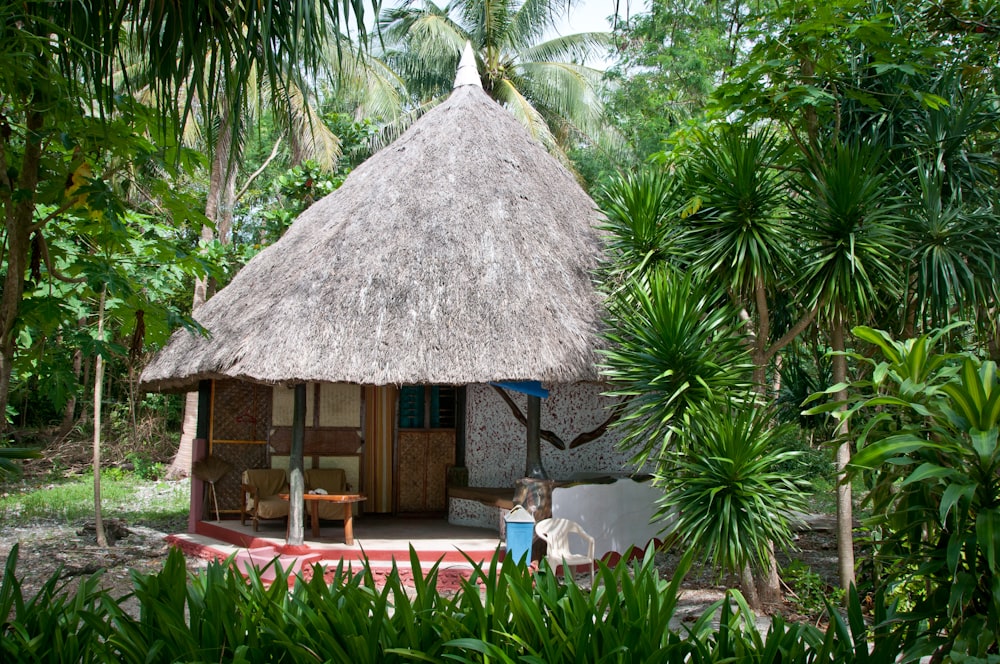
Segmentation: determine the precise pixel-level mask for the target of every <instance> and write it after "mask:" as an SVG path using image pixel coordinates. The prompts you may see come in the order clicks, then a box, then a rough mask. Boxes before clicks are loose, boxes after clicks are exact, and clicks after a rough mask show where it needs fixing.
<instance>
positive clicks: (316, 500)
mask: <svg viewBox="0 0 1000 664" xmlns="http://www.w3.org/2000/svg"><path fill="white" fill-rule="evenodd" d="M278 497H279V498H282V499H284V500H288V494H287V493H283V494H280V495H279V496H278ZM302 498H303V499H305V501H306V503H307V504H308V505H309V516H310V519H311V522H312V536H313V537H319V504H320V502H326V503H341V504H343V505H344V544H347V545H352V544H354V503H360V502H362V501H364V500H368V498H367V496H363V495H361V494H360V493H306V494H303V495H302Z"/></svg>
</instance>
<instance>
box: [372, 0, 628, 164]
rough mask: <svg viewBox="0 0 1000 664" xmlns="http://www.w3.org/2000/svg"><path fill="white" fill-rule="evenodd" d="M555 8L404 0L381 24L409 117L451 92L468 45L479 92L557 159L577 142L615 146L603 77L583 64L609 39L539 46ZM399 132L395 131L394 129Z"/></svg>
mask: <svg viewBox="0 0 1000 664" xmlns="http://www.w3.org/2000/svg"><path fill="white" fill-rule="evenodd" d="M559 8H560V5H559V4H558V3H557V2H555V0H523V1H522V0H451V2H449V3H448V4H446V5H443V6H442V5H437V4H435V3H434V2H432V0H408V1H407V2H405V3H403V4H402V5H401V6H399V7H397V8H394V9H387V10H385V11H384V12H383V13H382V15H381V17H380V19H379V24H380V27H381V31H382V37H383V39H384V40H385V44H386V47H387V51H386V53H385V60H386V62H387V63H388V64H389V65H390V66H391V67H393V69H394V70H395V71H396V72H398V73H399V76H400V78H402V79H403V80H404V81H405V82H406V85H407V88H408V90H409V91H410V94H411V95H412V98H413V102H412V103H413V105H414V111H415V113H414V114H411V117H412V116H413V115H416V114H419V113H420V112H422V111H423V110H425V109H427V108H429V107H431V106H433V105H434V104H436V103H438V102H439V101H440V100H441V99H442V98H443V97H444V96H446V95H447V94H448V93H449V92H450V91H451V87H452V83H453V81H454V76H455V70H456V68H457V66H458V61H459V57H460V55H461V52H462V49H463V48H464V46H465V43H466V42H467V41H468V42H470V43H471V44H472V47H473V49H474V50H475V52H476V59H477V63H478V67H479V72H480V76H481V78H482V82H483V89H484V90H485V91H486V93H487V94H488V95H490V97H492V98H493V99H495V100H496V101H498V102H499V103H500V104H501V105H503V106H504V107H505V108H507V109H508V110H509V111H510V112H511V113H513V114H514V116H515V117H517V118H518V120H520V122H521V123H522V124H523V125H524V126H525V128H527V130H528V132H529V133H531V135H532V136H533V137H534V138H536V139H537V140H538V141H540V142H541V143H542V144H543V145H545V146H546V148H547V149H549V150H550V151H551V152H552V153H553V154H555V155H556V156H557V157H560V158H562V159H563V160H564V161H566V157H565V150H566V148H567V147H569V146H571V145H572V144H573V143H574V142H578V141H580V140H581V139H584V140H589V141H591V142H594V143H602V144H613V143H614V138H613V136H612V134H611V133H610V130H609V129H608V126H607V124H606V123H605V122H604V115H603V107H602V104H601V101H600V97H599V94H598V84H599V82H600V79H601V72H600V71H598V70H596V69H593V68H591V67H587V66H585V65H583V64H580V63H581V62H583V61H584V60H585V58H586V57H587V56H588V55H590V54H592V53H593V52H595V51H596V50H597V49H600V48H603V47H605V46H607V45H608V44H609V35H608V34H607V33H580V34H575V35H569V36H565V37H556V38H554V39H550V40H548V41H544V42H543V41H541V39H542V37H543V36H544V35H545V33H546V31H547V30H549V29H550V28H552V26H553V21H554V19H555V18H556V17H557V16H558V11H559ZM398 130H399V127H397V129H396V131H398Z"/></svg>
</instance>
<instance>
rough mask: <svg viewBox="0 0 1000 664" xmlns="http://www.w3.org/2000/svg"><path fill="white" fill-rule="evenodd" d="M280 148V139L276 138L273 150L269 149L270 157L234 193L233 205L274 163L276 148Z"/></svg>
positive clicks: (276, 154) (276, 153)
mask: <svg viewBox="0 0 1000 664" xmlns="http://www.w3.org/2000/svg"><path fill="white" fill-rule="evenodd" d="M280 147H281V137H278V140H277V141H275V142H274V148H272V149H271V154H270V156H269V157H268V158H267V159H265V160H264V163H263V164H261V165H260V168H258V169H257V170H256V171H254V172H253V173H251V174H250V177H249V178H247V181H246V182H245V183H243V186H242V187H241V188H240V190H239V191H238V192H236V196H235V197H233V202H234V203H235V202H236V201H238V200H240V199H241V198H243V194H245V193H247V189H249V188H250V185H251V183H253V181H254V180H256V179H257V177H258V176H259V175H260V174H261V173H263V172H264V170H265V169H266V168H267V167H268V166H270V165H271V162H272V161H274V159H275V157H277V156H278V148H280Z"/></svg>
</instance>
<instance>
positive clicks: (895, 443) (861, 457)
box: [851, 433, 941, 468]
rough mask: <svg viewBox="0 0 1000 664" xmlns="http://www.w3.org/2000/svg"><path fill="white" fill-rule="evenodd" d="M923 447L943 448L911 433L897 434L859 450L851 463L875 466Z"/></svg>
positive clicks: (869, 466) (865, 466)
mask: <svg viewBox="0 0 1000 664" xmlns="http://www.w3.org/2000/svg"><path fill="white" fill-rule="evenodd" d="M921 449H941V445H938V444H936V443H931V442H929V441H927V440H925V439H923V438H920V437H919V436H915V435H913V434H910V433H904V434H897V435H895V436H889V437H888V438H884V439H882V440H880V441H878V442H876V443H872V444H871V445H869V446H868V447H866V448H864V449H863V450H861V451H859V452H858V453H857V454H855V455H854V458H853V459H851V463H852V465H855V466H861V467H863V468H875V467H876V466H878V465H880V464H881V463H883V462H885V461H887V460H888V459H890V458H893V457H898V456H899V455H902V454H909V453H910V452H915V451H917V450H921Z"/></svg>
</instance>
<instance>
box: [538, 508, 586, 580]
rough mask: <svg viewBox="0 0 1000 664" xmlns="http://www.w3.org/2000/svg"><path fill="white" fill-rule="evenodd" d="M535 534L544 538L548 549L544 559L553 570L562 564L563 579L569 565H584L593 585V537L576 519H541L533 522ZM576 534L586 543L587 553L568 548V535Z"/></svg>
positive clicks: (567, 573) (566, 574) (567, 572)
mask: <svg viewBox="0 0 1000 664" xmlns="http://www.w3.org/2000/svg"><path fill="white" fill-rule="evenodd" d="M535 534H536V535H538V536H539V537H541V538H542V539H543V540H545V543H546V544H547V545H548V551H547V553H546V554H545V559H546V560H548V561H549V567H551V568H552V571H553V572H555V571H556V569H557V568H558V567H559V565H562V566H563V579H565V578H567V576H568V575H569V567H570V565H586V566H587V569H589V570H590V585H591V586H593V585H594V538H593V537H591V536H590V535H588V534H587V532H586V531H585V530H584V529H583V527H582V526H581V525H580V524H578V523H577V522H576V521H570V520H569V519H555V518H552V519H542V520H541V521H539V522H538V523H536V524H535ZM571 534H575V535H577V536H578V537H579V538H580V539H581V540H582V541H583V542H584V543H586V545H587V555H583V554H582V553H573V552H572V551H570V550H569V536H570V535H571Z"/></svg>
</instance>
